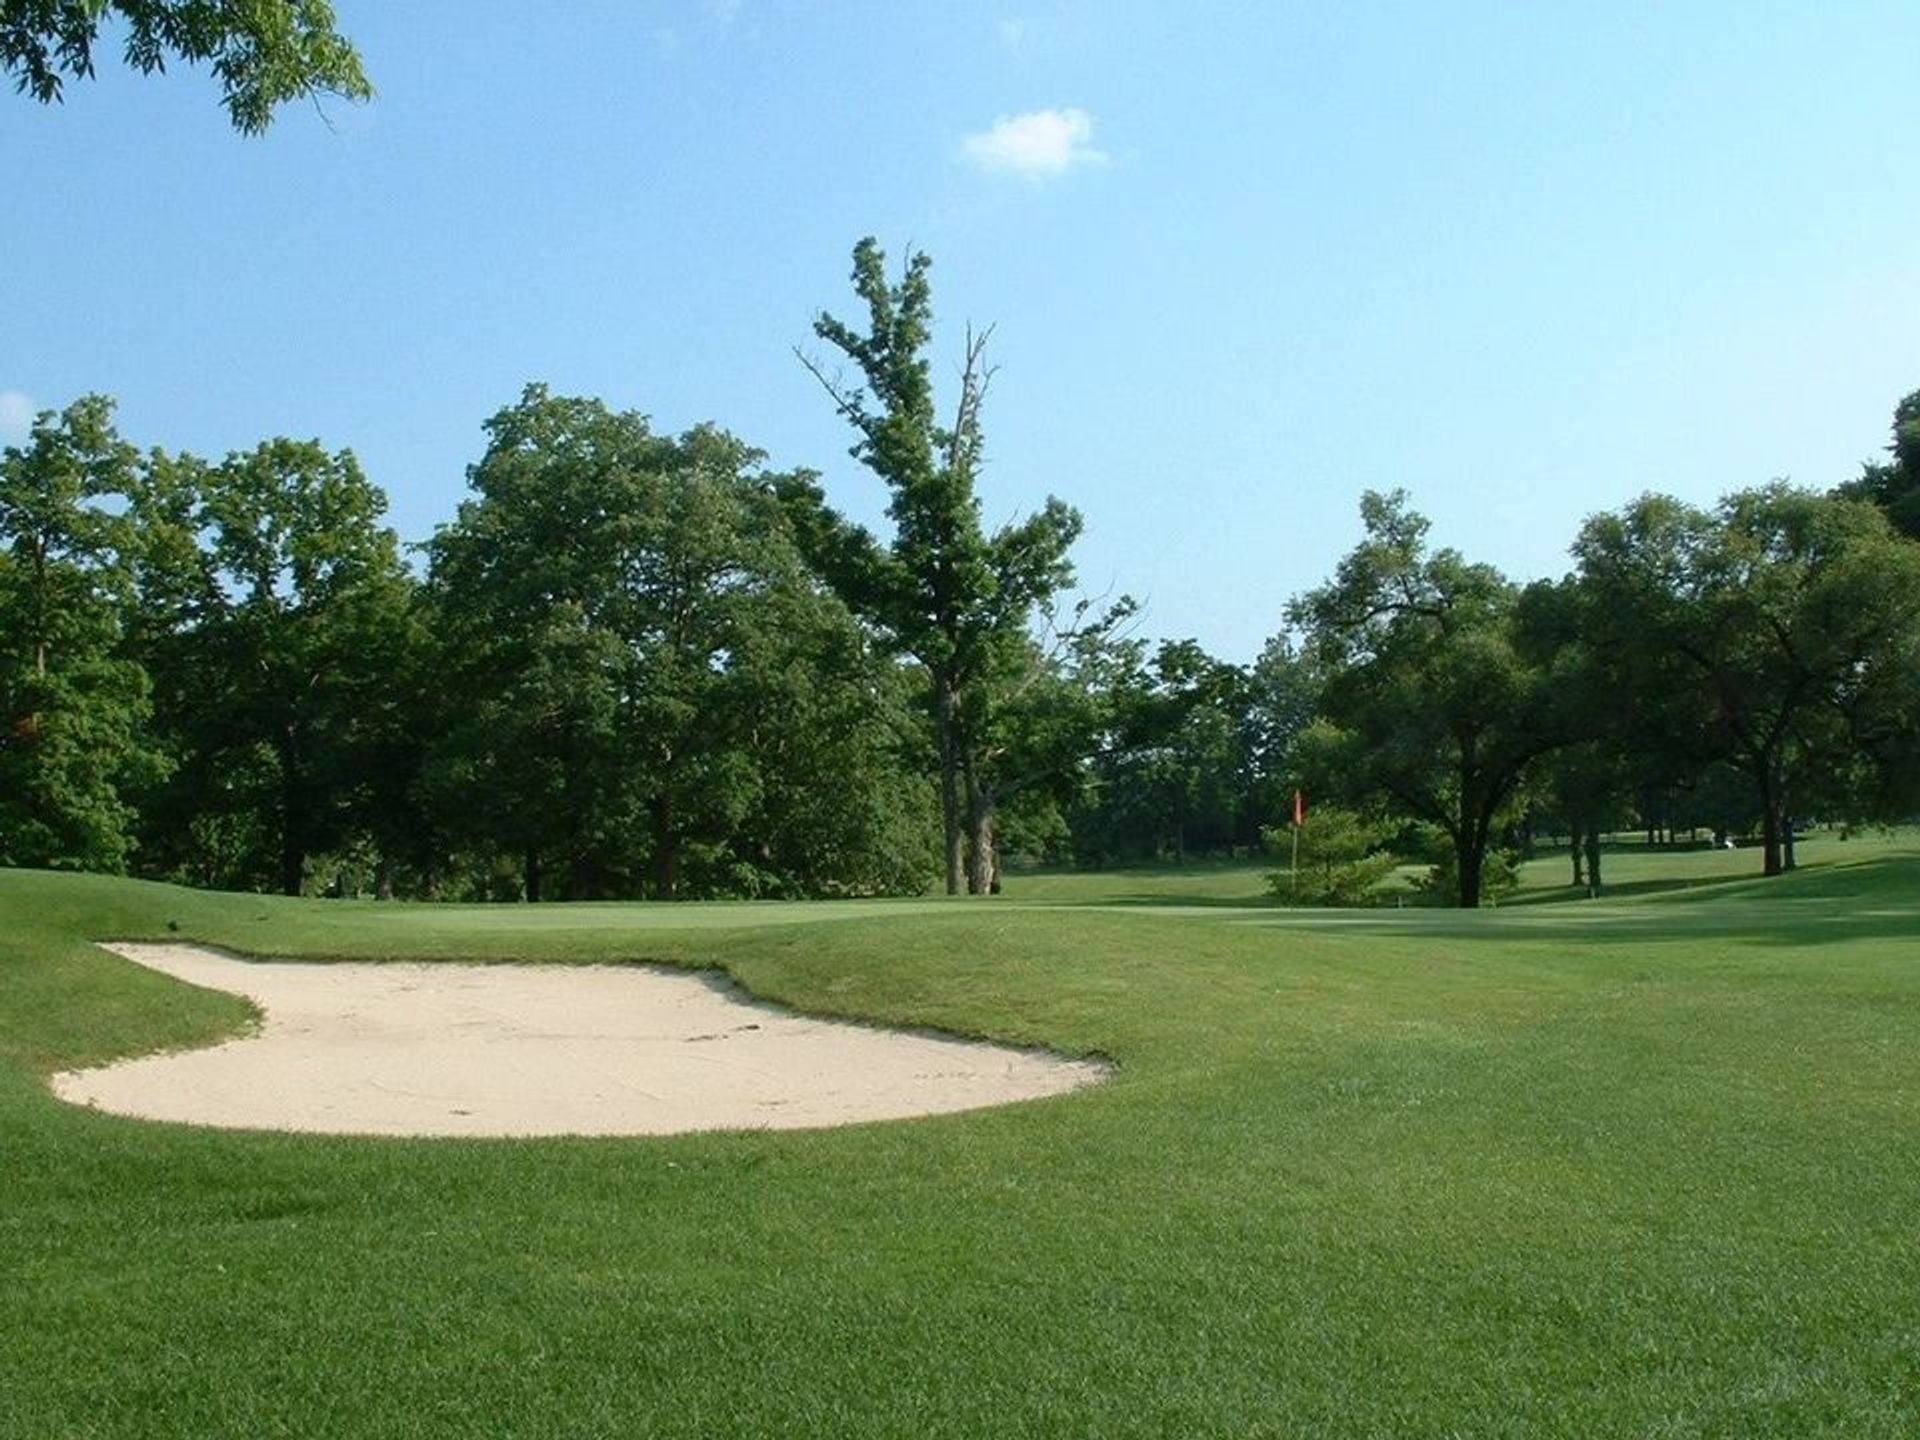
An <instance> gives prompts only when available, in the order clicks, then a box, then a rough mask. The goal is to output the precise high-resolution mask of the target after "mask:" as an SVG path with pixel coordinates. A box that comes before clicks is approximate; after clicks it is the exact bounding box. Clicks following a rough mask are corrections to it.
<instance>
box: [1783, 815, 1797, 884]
mask: <svg viewBox="0 0 1920 1440" xmlns="http://www.w3.org/2000/svg"><path fill="white" fill-rule="evenodd" d="M1780 808H1781V810H1782V812H1783V814H1782V816H1781V824H1780V868H1781V869H1782V870H1792V869H1795V868H1797V867H1796V865H1795V863H1794V858H1793V816H1791V815H1789V814H1785V813H1784V812H1785V810H1786V806H1784V805H1783V806H1781V807H1780Z"/></svg>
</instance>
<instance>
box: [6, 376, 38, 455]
mask: <svg viewBox="0 0 1920 1440" xmlns="http://www.w3.org/2000/svg"><path fill="white" fill-rule="evenodd" d="M32 429H33V401H31V400H29V399H28V398H27V397H26V396H25V395H23V394H21V393H20V392H19V391H18V390H0V443H4V444H8V445H17V444H19V443H20V442H21V441H22V440H24V439H26V438H27V433H28V432H29V431H30V430H32Z"/></svg>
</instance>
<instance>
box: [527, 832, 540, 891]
mask: <svg viewBox="0 0 1920 1440" xmlns="http://www.w3.org/2000/svg"><path fill="white" fill-rule="evenodd" d="M526 891H527V903H528V904H529V905H538V904H539V903H540V852H539V850H537V849H535V848H534V847H533V846H531V845H529V846H527V853H526Z"/></svg>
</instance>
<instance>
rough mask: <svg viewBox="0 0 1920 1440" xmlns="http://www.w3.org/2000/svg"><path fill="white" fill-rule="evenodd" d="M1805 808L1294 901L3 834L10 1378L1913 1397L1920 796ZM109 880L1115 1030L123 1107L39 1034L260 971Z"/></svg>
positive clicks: (260, 1404) (335, 933)
mask: <svg viewBox="0 0 1920 1440" xmlns="http://www.w3.org/2000/svg"><path fill="white" fill-rule="evenodd" d="M1802 858H1803V860H1805V861H1806V862H1808V866H1807V868H1806V869H1804V870H1802V871H1801V872H1800V873H1798V874H1796V875H1793V876H1789V877H1786V878H1784V879H1781V880H1778V881H1761V880H1758V879H1757V878H1753V875H1752V872H1753V870H1755V869H1756V868H1757V857H1756V856H1755V855H1754V854H1753V853H1752V852H1751V851H1742V852H1737V853H1734V854H1718V853H1713V852H1696V853H1692V854H1681V855H1672V854H1661V853H1650V854H1636V853H1631V852H1624V851H1623V852H1622V853H1620V854H1618V855H1614V856H1610V857H1609V861H1608V878H1609V879H1610V880H1611V881H1614V882H1616V883H1617V884H1619V885H1620V886H1621V887H1622V889H1624V890H1626V891H1627V892H1628V893H1627V894H1626V895H1625V896H1624V897H1622V898H1617V899H1602V900H1599V901H1586V900H1577V901H1576V900H1571V899H1569V900H1567V901H1566V902H1565V903H1559V904H1555V903H1529V904H1524V905H1516V906H1507V907H1503V908H1502V909H1500V910H1498V911H1494V912H1482V913H1459V912H1449V911H1441V910H1414V909H1408V910H1400V911H1396V910H1392V909H1387V910H1376V911H1364V912H1290V911H1285V910H1281V909H1278V908H1275V907H1273V906H1271V905H1269V904H1267V903H1266V901H1265V899H1264V893H1263V887H1262V882H1261V875H1262V873H1263V872H1264V870H1265V869H1266V868H1268V867H1266V866H1264V865H1242V866H1229V867H1221V866H1214V867H1195V868H1193V869H1188V870H1172V869H1164V870H1150V871H1129V872H1117V873H1113V874H1107V875H1097V876H1031V877H1029V876H1018V875H1016V876H1013V877H1011V878H1010V880H1009V885H1008V894H1007V896H1005V897H1003V898H1002V899H1001V900H998V901H995V902H977V901H976V902H967V901H960V902H949V901H936V900H927V901H899V902H886V901H874V902H848V903H818V904H813V905H774V904H764V905H746V904H739V905H733V904H729V905H713V906H697V907H696V906H685V907H672V906H645V905H590V906H553V907H491V908H490V907H430V906H392V905H386V906H381V905H374V904H372V903H370V902H369V903H358V902H353V903H342V902H332V903H329V902H317V901H294V900H282V899H272V898H261V897H254V896H230V895H227V896H223V895H207V894H198V893H193V892H187V891H181V890H175V889H172V888H169V887H164V886H156V885H145V884H139V883H135V882H126V881H115V880H108V879H101V878H97V877H88V876H65V875H42V874H30V873H24V872H10V871H0V1174H3V1175H4V1176H5V1186H4V1189H0V1297H4V1303H0V1436H6V1437H13V1436H20V1437H50V1436H65V1435H84V1436H127V1437H135V1436H140V1437H148V1436H182V1437H186V1436H196V1437H199V1436H233V1437H241V1436H247V1437H252V1436H261V1435H271V1434H300V1435H316V1436H317V1435H326V1436H362V1435H365V1436H374V1435H379V1436H402V1435H405V1436H455V1435H460V1436H468V1435H479V1434H489V1435H492V1434H497V1435H513V1436H549V1435H551V1436H560V1435H597V1434H607V1435H636V1436H639V1435H645V1436H651V1437H658V1436H681V1435H685V1436H713V1435H728V1434H742V1435H745V1434H768V1435H773V1434H778V1435H819V1436H878V1435H900V1436H921V1435H941V1436H944V1435H977V1436H983V1437H985V1436H994V1437H1001V1436H1014V1435H1041V1434H1046V1435H1100V1436H1131V1435H1138V1436H1213V1435H1218V1436H1223V1437H1224V1436H1247V1435H1275V1436H1281V1435H1286V1436H1297V1435H1327V1436H1335V1435H1338V1436H1353V1435H1383V1436H1384V1435H1394V1436H1400V1435H1416V1436H1426V1435H1448V1434H1457V1435H1471V1436H1475V1437H1480V1436H1514V1437H1520V1436H1529V1437H1531V1436H1541V1435H1560V1436H1568V1437H1590V1436H1645V1435H1686V1436H1694V1435H1718V1436H1727V1437H1748V1436H1774V1435H1777V1436H1806V1435H1833V1436H1846V1437H1876V1436H1884V1437H1889V1440H1892V1437H1901V1440H1907V1437H1911V1436H1912V1435H1914V1434H1915V1433H1917V1432H1920V1298H1916V1297H1920V1229H1917V1228H1916V1224H1915V1218H1914V1217H1915V1216H1916V1215H1920V848H1917V847H1916V846H1915V845H1914V844H1913V843H1912V842H1911V841H1910V840H1889V839H1887V838H1885V837H1865V838H1862V839H1856V840H1853V841H1849V842H1845V843H1842V842H1839V841H1837V840H1834V839H1830V838H1821V839H1818V840H1815V841H1812V842H1810V843H1809V844H1808V845H1807V846H1806V847H1805V848H1804V849H1803V852H1802ZM1566 872H1567V866H1566V861H1565V859H1564V857H1561V856H1557V855H1556V856H1553V857H1551V858H1549V859H1543V860H1541V861H1539V862H1537V863H1536V865H1535V866H1534V867H1532V868H1531V869H1530V871H1529V875H1528V882H1529V888H1530V891H1531V892H1532V895H1531V896H1528V895H1523V897H1521V898H1523V899H1524V898H1533V897H1534V896H1537V897H1538V898H1540V899H1541V900H1543V901H1544V900H1546V899H1548V898H1550V897H1551V895H1552V894H1553V892H1554V891H1555V890H1556V889H1557V890H1558V891H1559V893H1560V894H1563V895H1564V894H1567V893H1569V892H1568V891H1567V890H1566V887H1565V881H1566ZM1680 887H1687V888H1680ZM96 938H145V939H169V938H177V939H187V940H198V941H203V942H207V943H213V944H220V945H226V946H230V947H233V948H236V949H240V950H243V951H247V952H251V953H256V954H272V955H287V956H309V957H322V958H350V957H351V958H400V957H405V958H414V959H422V958H425V959H454V958H470V959H471V958H478V959H522V960H553V961H587V960H609V959H649V960H660V961H668V962H673V963H681V964H692V965H718V966H724V967H725V968H726V969H727V970H728V971H730V972H731V973H732V974H733V975H734V976H735V977H736V978H737V979H739V980H740V981H741V982H742V983H743V984H744V985H746V986H747V987H748V988H750V989H751V990H753V991H755V992H757V993H759V994H761V995H763V996H766V997H768V998H772V999H776V1000H780V1001H783V1002H786V1003H790V1004H792V1005H795V1006H798V1007H800V1008H802V1009H805V1010H808V1011H811V1012H814V1013H819V1014H831V1015H842V1016H852V1017H858V1018H863V1019H870V1020H883V1021H888V1022H893V1023H901V1024H908V1025H925V1026H935V1027H939V1028H942V1029H947V1030H952V1031H955V1032H958V1033H962V1034H968V1035H983V1036H988V1037H992V1038H995V1039H1001V1040H1007V1041H1012V1042H1016V1043H1024V1044H1045V1045H1048V1046H1050V1047H1052V1048H1054V1049H1056V1050H1060V1051H1063V1052H1065V1053H1068V1054H1076V1055H1087V1054H1100V1055H1104V1056H1107V1057H1110V1058H1111V1059H1113V1060H1114V1061H1115V1062H1117V1064H1118V1066H1119V1070H1118V1073H1117V1074H1116V1076H1115V1077H1114V1078H1113V1079H1112V1080H1111V1081H1110V1082H1109V1083H1107V1084H1105V1085H1103V1086H1099V1087H1095V1088H1092V1089H1089V1090H1085V1091H1081V1092H1079V1093H1076V1094H1073V1095H1070V1096H1065V1097H1062V1098H1057V1099H1051V1100H1044V1101H1038V1102H1034V1103H1029V1104H1022V1105H1015V1106H1011V1107H1008V1108H1004V1109H997V1110H989V1111H980V1112H975V1113H972V1114H966V1115H956V1116H947V1117H940V1118H934V1119H927V1120H917V1121H904V1122H889V1123H884V1124H875V1125H867V1126H859V1127H854V1128H849V1129H841V1130H822V1131H811V1132H807V1131H801V1132H784V1133H723V1134H711V1135H704V1136H689V1137H681V1138H677V1139H670V1140H543V1141H431V1142H421V1141H405V1140H341V1139H325V1138H316V1137H296V1136H285V1135H273V1134H257V1135H255V1134H247V1133H235V1132H217V1131H211V1130H201V1129H193V1128H184V1127H174V1126H165V1125H152V1124H144V1123H140V1122H135V1121H130V1120H123V1119H118V1118H113V1117H109V1116H104V1115H96V1114H88V1113H86V1112H84V1111H80V1110H76V1109H74V1108H72V1107H69V1106H65V1105H62V1104H60V1103H58V1102H56V1101H55V1100H53V1099H52V1098H51V1097H50V1096H49V1095H48V1094H47V1093H46V1091H45V1090H44V1088H43V1085H42V1080H41V1077H42V1076H43V1075H45V1074H46V1073H49V1072H51V1071H53V1070H56V1069H62V1068H68V1067H73V1066H78V1065H84V1064H90V1063H97V1062H99V1061H102V1060H104V1059H107V1058H109V1057H112V1056H115V1055H121V1054H128V1053H136V1052H140V1051H145V1050H150V1049H154V1048H159V1047H165V1046H181V1045H189V1044H196V1043H204V1042H206V1041H208V1040H209V1039H212V1038H214V1037H217V1036H220V1035H223V1034H227V1033H230V1032H231V1031H232V1030H233V1029H234V1028H235V1027H237V1026H242V1025H244V1024H245V1023H247V1019H248V1013H247V1010H246V1007H245V1006H244V1004H242V1003H241V1002H239V1001H237V1000H234V999H232V998H231V997H227V996H223V995H216V994H212V993H210V992H205V991H196V990H192V989H189V988H188V987H186V986H183V985H181V984H179V983H177V982H174V981H170V980H167V979H165V978H164V977H161V976H159V975H156V974H152V973H150V972H146V971H143V970H140V969H138V968H137V967H135V966H132V965H130V964H127V963H124V962H122V961H119V960H117V959H115V958H114V957H111V956H108V955H106V954H104V953H102V952H100V951H98V950H96V949H94V948H92V947H91V946H90V945H88V944H87V943H85V942H86V941H88V940H91V939H96Z"/></svg>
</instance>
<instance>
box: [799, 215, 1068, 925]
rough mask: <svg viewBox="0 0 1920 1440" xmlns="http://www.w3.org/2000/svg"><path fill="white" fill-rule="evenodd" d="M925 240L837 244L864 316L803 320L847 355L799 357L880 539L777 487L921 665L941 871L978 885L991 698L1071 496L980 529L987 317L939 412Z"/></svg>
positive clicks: (1048, 563)
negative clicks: (848, 252)
mask: <svg viewBox="0 0 1920 1440" xmlns="http://www.w3.org/2000/svg"><path fill="white" fill-rule="evenodd" d="M930 267H931V262H930V261H929V260H928V258H927V256H926V255H924V254H921V253H918V252H909V254H908V256H907V259H906V264H905V267H904V269H903V271H902V274H901V278H900V279H899V281H898V282H889V280H888V279H887V276H886V257H885V255H884V254H883V253H882V252H881V249H880V247H879V244H878V243H877V242H876V241H875V240H873V239H872V238H871V237H869V238H868V239H865V240H862V241H861V242H860V243H859V244H858V245H857V246H855V247H854V252H853V275H852V280H853V287H854V292H855V294H857V295H858V296H859V298H860V299H861V300H862V301H863V302H864V303H865V305H866V307H867V316H866V325H865V328H864V330H861V329H855V328H854V327H852V326H849V325H847V324H845V323H844V322H842V321H840V320H837V319H835V318H834V317H833V316H831V315H828V314H822V315H820V316H819V317H818V319H817V320H816V321H815V323H814V333H815V334H816V335H817V336H819V338H820V339H822V340H824V341H826V342H827V343H828V344H829V345H831V346H833V348H834V349H836V350H837V351H839V352H840V353H841V354H842V355H844V356H845V357H846V358H847V359H848V360H850V361H852V362H853V364H854V365H855V366H856V367H857V369H858V371H859V375H860V380H859V381H857V382H852V383H848V382H846V381H843V380H842V379H841V378H839V377H838V376H836V375H830V374H828V373H827V371H826V370H825V369H824V368H823V367H822V365H821V364H820V363H818V362H817V361H814V360H810V359H807V357H805V356H802V360H803V362H804V363H805V364H806V365H807V367H808V369H809V370H810V371H812V373H813V374H814V376H815V377H816V378H817V379H818V380H819V381H820V383H821V384H822V385H823V386H824V387H825V388H826V390H827V392H828V394H829V395H830V396H831V397H832V399H833V402H834V404H835V406H836V407H837V408H838V410H839V412H840V414H841V415H842V416H843V417H844V418H845V419H846V420H847V421H848V422H849V423H851V424H852V426H853V428H854V430H855V432H856V434H857V437H858V438H857V440H856V442H855V444H854V446H853V448H852V451H851V453H852V454H853V456H854V458H856V459H858V460H859V461H861V462H862V463H863V464H865V465H866V466H867V467H868V468H869V469H870V470H872V471H873V472H874V474H876V475H877V476H879V477H880V479H881V480H882V481H883V482H884V483H885V484H886V486H887V488H888V490H889V491H890V492H891V499H890V502H889V504H888V508H887V513H888V515H889V516H890V518H891V519H892V520H893V524H894V533H893V537H892V539H891V540H890V541H889V542H888V543H886V544H884V545H883V544H882V543H880V542H879V541H878V540H877V539H876V538H875V537H874V536H873V535H871V534H870V533H869V532H868V531H867V530H865V529H864V528H862V527H860V526H857V525H854V524H851V523H849V522H848V521H847V520H845V519H844V518H843V517H842V516H840V515H839V514H837V513H836V512H835V511H833V510H832V509H831V508H829V507H828V505H827V504H826V500H825V496H824V492H823V491H822V490H821V489H820V486H819V484H818V483H817V481H816V480H815V479H814V478H813V477H811V476H806V475H796V476H793V477H789V479H788V480H787V481H786V482H785V484H784V486H783V493H784V495H785V497H786V500H787V503H788V505H789V507H790V509H791V511H792V513H793V515H794V517H795V525H796V531H797V533H798V535H799V538H800V541H801V544H802V547H803V549H804V551H805V553H806V555H807V557H808V560H809V561H810V562H811V563H812V564H813V565H814V566H815V567H816V569H817V570H818V571H819V573H820V574H821V575H822V576H823V577H824V578H825V579H826V581H827V583H828V584H830V585H831V586H832V587H833V588H834V590H835V591H836V593H838V594H839V595H840V596H841V597H842V598H843V599H844V600H845V601H846V602H847V604H848V605H849V606H851V607H852V609H853V610H854V611H855V612H856V613H857V614H860V615H862V616H864V617H866V618H868V619H870V620H871V621H873V622H874V623H875V624H877V625H878V626H879V627H880V628H881V630H882V632H883V633H884V634H885V635H886V636H887V637H888V638H889V640H890V641H891V642H892V644H893V645H894V646H895V647H896V648H897V649H898V650H899V651H900V652H901V653H903V654H905V655H909V656H911V657H912V658H913V659H914V660H916V661H917V662H918V663H919V664H920V666H921V667H922V668H923V670H924V671H925V674H926V680H927V705H928V712H929V715H930V719H931V723H932V728H933V735H934V744H935V750H936V753H937V757H938V772H937V773H938V779H939V788H940V804H941V816H942V830H943V836H944V854H945V861H946V886H947V892H948V893H949V894H957V893H959V891H960V889H961V888H962V885H963V884H964V886H965V888H966V889H967V890H968V891H970V892H972V893H974V894H984V893H987V892H988V891H990V890H991V889H992V888H993V884H994V875H995V871H996V859H995V842H994V817H995V807H996V803H997V785H998V783H999V778H1000V777H999V775H998V773H997V769H996V759H997V751H998V749H999V743H998V741H997V740H996V737H995V729H996V724H997V722H998V720H999V716H998V713H997V712H998V710H999V708H1000V706H1001V705H1002V703H1003V701H1004V700H1005V698H1006V697H1007V695H1008V694H1009V693H1011V692H1013V691H1016V690H1018V689H1019V687H1020V686H1021V685H1022V684H1023V683H1024V682H1026V681H1027V680H1029V679H1030V678H1031V676H1032V674H1033V666H1032V661H1033V657H1032V653H1031V651H1030V649H1029V644H1028V642H1029V639H1030V633H1029V632H1030V626H1031V625H1032V623H1033V620H1034V618H1035V615H1036V612H1038V611H1039V610H1041V609H1043V608H1044V607H1045V606H1046V605H1047V604H1048V603H1049V602H1050V601H1051V600H1052V599H1053V597H1054V596H1056V595H1057V594H1059V592H1060V591H1061V590H1063V589H1064V588H1065V587H1066V586H1067V585H1068V584H1069V583H1070V582H1071V579H1072V568H1071V566H1070V565H1069V563H1068V560H1067V551H1068V549H1069V548H1070V547H1071V546H1072V544H1073V541H1074V540H1075V538H1077V537H1078V535H1079V533H1080V523H1081V522H1080V516H1079V514H1078V512H1076V511H1074V510H1073V509H1071V508H1070V507H1069V506H1067V505H1065V504H1063V503H1062V502H1061V501H1059V500H1056V499H1052V498H1049V499H1048V501H1047V503H1046V505H1045V506H1044V507H1043V508H1042V509H1041V511H1040V512H1039V513H1038V514H1036V515H1033V516H1031V517H1029V518H1028V519H1027V520H1025V521H1024V522H1022V523H1020V524H1017V525H1010V526H1007V527H1005V528H1003V529H1000V530H998V531H995V532H994V533H993V534H991V535H989V534H987V533H986V531H985V530H984V529H983V527H982V525H981V520H980V501H979V498H978V496H977V495H976V493H975V489H974V484H975V480H976V478H977V476H978V473H979V469H980V464H981V459H982V447H983V443H984V436H983V432H982V429H981V411H982V407H983V406H984V404H985V401H986V394H987V388H988V385H989V384H990V382H991V380H992V373H993V372H992V370H991V369H990V368H989V367H988V366H987V365H986V363H985V353H986V345H987V340H988V338H989V334H990V333H991V332H982V333H978V334H976V333H974V332H973V331H971V330H969V331H968V333H967V337H966V342H965V346H964V350H963V358H962V365H961V374H960V394H959V399H958V402H957V405H956V407H955V410H954V415H953V419H952V421H951V422H950V423H948V424H942V423H941V422H940V420H939V419H938V418H937V415H936V410H935V402H934V393H933V382H932V376H931V372H930V366H929V364H928V361H927V356H926V349H927V346H928V344H929V343H930V342H931V340H932V326H933V312H932V289H931V285H930V282H929V279H928V273H929V270H930Z"/></svg>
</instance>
